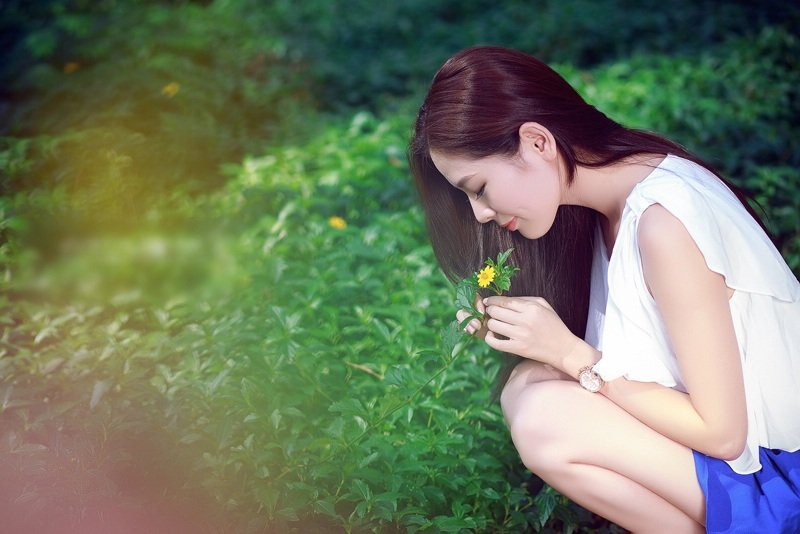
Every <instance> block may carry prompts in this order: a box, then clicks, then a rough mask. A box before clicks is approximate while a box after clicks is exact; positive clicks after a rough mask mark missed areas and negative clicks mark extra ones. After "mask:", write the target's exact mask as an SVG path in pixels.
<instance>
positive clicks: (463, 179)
mask: <svg viewBox="0 0 800 534" xmlns="http://www.w3.org/2000/svg"><path fill="white" fill-rule="evenodd" d="M474 177H475V175H474V174H470V175H469V176H465V177H463V178H461V179H460V180H459V181H457V182H456V187H459V188H462V187H464V184H466V183H467V182H469V181H470V180H471V179H472V178H474Z"/></svg>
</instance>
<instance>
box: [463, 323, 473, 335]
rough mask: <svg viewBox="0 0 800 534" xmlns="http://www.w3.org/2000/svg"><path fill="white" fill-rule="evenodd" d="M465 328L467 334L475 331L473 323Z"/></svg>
mask: <svg viewBox="0 0 800 534" xmlns="http://www.w3.org/2000/svg"><path fill="white" fill-rule="evenodd" d="M464 330H466V331H467V334H474V333H475V329H474V328H472V325H468V326H467V327H466V328H465V329H464Z"/></svg>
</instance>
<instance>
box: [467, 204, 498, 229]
mask: <svg viewBox="0 0 800 534" xmlns="http://www.w3.org/2000/svg"><path fill="white" fill-rule="evenodd" d="M469 203H470V206H472V213H473V214H474V215H475V219H477V221H478V222H479V223H487V222H489V221H491V220H492V219H493V218H494V216H495V215H497V213H496V212H495V211H494V210H493V209H492V208H490V207H489V206H487V205H486V204H485V203H484V202H483V201H481V200H473V199H471V198H470V199H469Z"/></svg>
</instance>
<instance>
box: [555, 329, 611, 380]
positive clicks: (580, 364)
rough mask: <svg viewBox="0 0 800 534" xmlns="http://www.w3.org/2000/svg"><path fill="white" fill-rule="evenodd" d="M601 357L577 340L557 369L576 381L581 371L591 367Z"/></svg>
mask: <svg viewBox="0 0 800 534" xmlns="http://www.w3.org/2000/svg"><path fill="white" fill-rule="evenodd" d="M601 357H602V353H601V352H600V351H599V350H597V349H596V348H594V347H592V346H591V345H589V344H588V343H586V342H585V341H584V340H582V339H580V338H578V339H577V342H576V343H575V345H574V346H573V347H572V350H570V351H569V352H568V353H567V354H566V355H565V356H564V357H563V358H562V360H561V365H559V369H560V370H561V371H562V372H564V373H566V374H568V375H569V376H571V377H572V378H573V379H575V380H577V379H578V373H579V372H580V370H581V369H583V368H584V367H592V366H593V365H594V364H596V363H597V362H599V361H600V358H601Z"/></svg>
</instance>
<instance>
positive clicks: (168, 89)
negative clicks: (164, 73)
mask: <svg viewBox="0 0 800 534" xmlns="http://www.w3.org/2000/svg"><path fill="white" fill-rule="evenodd" d="M180 90H181V85H180V84H179V83H178V82H169V83H168V84H167V85H165V86H164V88H163V89H161V94H162V95H167V96H168V97H170V98H172V97H173V96H175V95H176V94H178V91H180Z"/></svg>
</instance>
